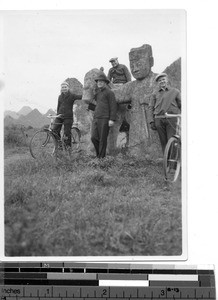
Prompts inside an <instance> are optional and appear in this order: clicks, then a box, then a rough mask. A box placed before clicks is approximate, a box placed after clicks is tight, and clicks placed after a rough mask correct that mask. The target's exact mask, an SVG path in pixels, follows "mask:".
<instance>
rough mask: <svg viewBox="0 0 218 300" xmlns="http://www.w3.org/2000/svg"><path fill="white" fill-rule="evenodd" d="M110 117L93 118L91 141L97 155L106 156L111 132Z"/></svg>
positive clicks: (99, 156)
mask: <svg viewBox="0 0 218 300" xmlns="http://www.w3.org/2000/svg"><path fill="white" fill-rule="evenodd" d="M108 121H109V120H108V119H93V121H92V130H91V141H92V143H93V145H94V147H95V152H96V156H97V157H98V158H104V157H105V156H106V149H107V138H108V134H109V126H108Z"/></svg>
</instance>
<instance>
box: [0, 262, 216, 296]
mask: <svg viewBox="0 0 218 300" xmlns="http://www.w3.org/2000/svg"><path fill="white" fill-rule="evenodd" d="M0 297H1V300H49V299H50V300H60V299H61V300H81V299H83V300H90V298H91V299H99V300H101V299H110V300H121V299H129V300H131V299H147V300H149V299H153V300H155V299H189V300H192V299H216V291H215V271H214V267H213V266H188V265H177V266H176V265H151V264H147V265H145V264H123V263H121V264H117V263H108V264H107V263H79V262H78V263H77V262H1V263H0Z"/></svg>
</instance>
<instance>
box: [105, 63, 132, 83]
mask: <svg viewBox="0 0 218 300" xmlns="http://www.w3.org/2000/svg"><path fill="white" fill-rule="evenodd" d="M107 77H108V79H109V80H110V81H112V82H113V83H126V82H128V81H131V74H130V72H129V70H128V69H127V67H126V66H125V65H121V64H119V65H118V66H116V67H112V68H110V69H109V72H108V76H107Z"/></svg>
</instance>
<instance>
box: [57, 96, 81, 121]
mask: <svg viewBox="0 0 218 300" xmlns="http://www.w3.org/2000/svg"><path fill="white" fill-rule="evenodd" d="M80 99H82V95H76V94H72V93H71V92H70V91H68V92H67V93H66V94H64V93H61V94H60V96H59V97H58V106H57V114H63V115H64V118H73V104H74V102H75V100H80Z"/></svg>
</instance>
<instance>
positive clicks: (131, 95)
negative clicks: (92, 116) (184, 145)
mask: <svg viewBox="0 0 218 300" xmlns="http://www.w3.org/2000/svg"><path fill="white" fill-rule="evenodd" d="M129 61H130V70H131V73H132V75H133V77H134V78H135V79H136V80H134V81H131V82H128V83H126V84H125V85H123V86H122V87H120V88H119V89H117V90H115V91H114V93H115V97H116V100H117V102H118V103H131V106H132V108H131V110H130V132H129V145H128V147H129V153H130V154H132V155H134V156H141V155H143V154H146V155H147V157H148V158H151V159H152V158H154V159H155V158H158V157H161V148H160V144H159V140H158V136H157V133H156V132H153V131H151V130H150V128H149V126H148V123H147V109H148V104H149V99H150V95H151V94H152V92H153V89H154V79H155V76H156V74H154V73H153V72H152V71H151V68H152V66H153V64H154V59H153V56H152V48H151V46H150V45H147V44H146V45H143V46H141V47H138V48H132V49H131V50H130V52H129Z"/></svg>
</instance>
